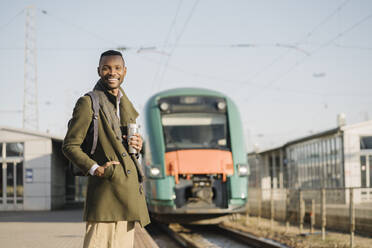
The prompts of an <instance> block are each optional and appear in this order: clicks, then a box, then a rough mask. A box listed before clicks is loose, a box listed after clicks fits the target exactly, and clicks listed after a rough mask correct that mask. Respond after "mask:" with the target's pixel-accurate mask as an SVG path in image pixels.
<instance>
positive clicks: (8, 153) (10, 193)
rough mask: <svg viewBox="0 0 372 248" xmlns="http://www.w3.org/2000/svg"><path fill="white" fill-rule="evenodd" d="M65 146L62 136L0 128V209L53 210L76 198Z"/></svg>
mask: <svg viewBox="0 0 372 248" xmlns="http://www.w3.org/2000/svg"><path fill="white" fill-rule="evenodd" d="M61 146H62V138H59V137H54V136H50V135H48V134H43V133H38V132H33V131H26V130H23V129H16V128H8V127H0V155H1V157H0V162H1V164H2V169H1V170H0V186H1V187H0V210H51V209H56V208H60V207H62V206H64V204H65V203H66V199H67V200H68V197H69V195H71V194H72V198H73V199H74V195H75V192H74V191H75V188H74V184H75V178H74V177H72V176H69V175H68V174H67V173H66V168H67V166H66V165H67V163H68V162H67V160H66V158H65V157H64V156H63V154H62V151H61ZM69 191H70V192H69ZM70 197H71V196H70Z"/></svg>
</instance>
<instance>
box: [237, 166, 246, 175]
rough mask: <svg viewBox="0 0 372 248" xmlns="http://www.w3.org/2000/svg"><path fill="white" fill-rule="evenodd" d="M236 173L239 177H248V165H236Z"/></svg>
mask: <svg viewBox="0 0 372 248" xmlns="http://www.w3.org/2000/svg"><path fill="white" fill-rule="evenodd" d="M238 173H239V176H248V175H249V166H248V164H238Z"/></svg>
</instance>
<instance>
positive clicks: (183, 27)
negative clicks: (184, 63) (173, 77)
mask: <svg viewBox="0 0 372 248" xmlns="http://www.w3.org/2000/svg"><path fill="white" fill-rule="evenodd" d="M199 1H200V0H195V2H194V4H193V6H192V7H191V10H190V12H189V14H188V16H187V18H186V21H185V22H184V24H183V26H182V28H181V32H180V33H179V35H178V36H177V38H176V42H175V44H174V46H173V48H172V49H171V52H170V55H169V57H167V59H166V62H165V65H164V69H163V72H162V74H161V76H160V79H159V84H158V89H161V85H162V81H163V79H164V77H165V74H166V72H167V67H168V64H169V62H170V60H171V57H172V55H173V53H174V51H175V49H176V48H177V45H178V43H179V41H180V40H181V38H182V36H183V34H184V33H185V31H186V28H187V25H188V24H189V22H190V20H191V17H192V16H193V14H194V12H195V10H196V7H197V5H198V4H199Z"/></svg>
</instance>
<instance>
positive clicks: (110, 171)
mask: <svg viewBox="0 0 372 248" xmlns="http://www.w3.org/2000/svg"><path fill="white" fill-rule="evenodd" d="M115 168H116V164H113V165H110V166H108V167H106V168H105V172H104V173H103V178H106V179H111V178H112V177H113V176H114V172H115Z"/></svg>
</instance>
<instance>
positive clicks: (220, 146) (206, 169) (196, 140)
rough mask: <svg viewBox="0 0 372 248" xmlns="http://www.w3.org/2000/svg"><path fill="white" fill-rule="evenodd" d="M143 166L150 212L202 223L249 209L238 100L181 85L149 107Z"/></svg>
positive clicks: (164, 217)
mask: <svg viewBox="0 0 372 248" xmlns="http://www.w3.org/2000/svg"><path fill="white" fill-rule="evenodd" d="M145 114H146V116H145V129H146V136H145V141H146V142H145V149H144V150H145V152H144V157H143V160H142V162H143V167H144V171H145V174H146V181H145V189H146V190H145V191H146V198H147V202H148V206H149V211H150V213H151V214H152V216H154V217H155V218H157V219H160V220H164V221H178V222H200V223H201V222H203V220H210V219H219V217H220V216H224V215H226V214H230V213H237V212H242V211H244V209H245V203H246V201H247V197H248V196H247V191H248V172H249V167H248V162H247V156H246V148H245V142H244V135H243V128H242V123H241V119H240V115H239V111H238V109H237V107H236V105H235V104H234V102H233V101H232V100H231V99H230V98H229V97H227V96H225V95H224V94H221V93H219V92H216V91H212V90H207V89H199V88H180V89H172V90H167V91H163V92H160V93H158V94H156V95H154V96H152V97H151V98H150V99H149V100H148V102H147V104H146V106H145Z"/></svg>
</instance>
